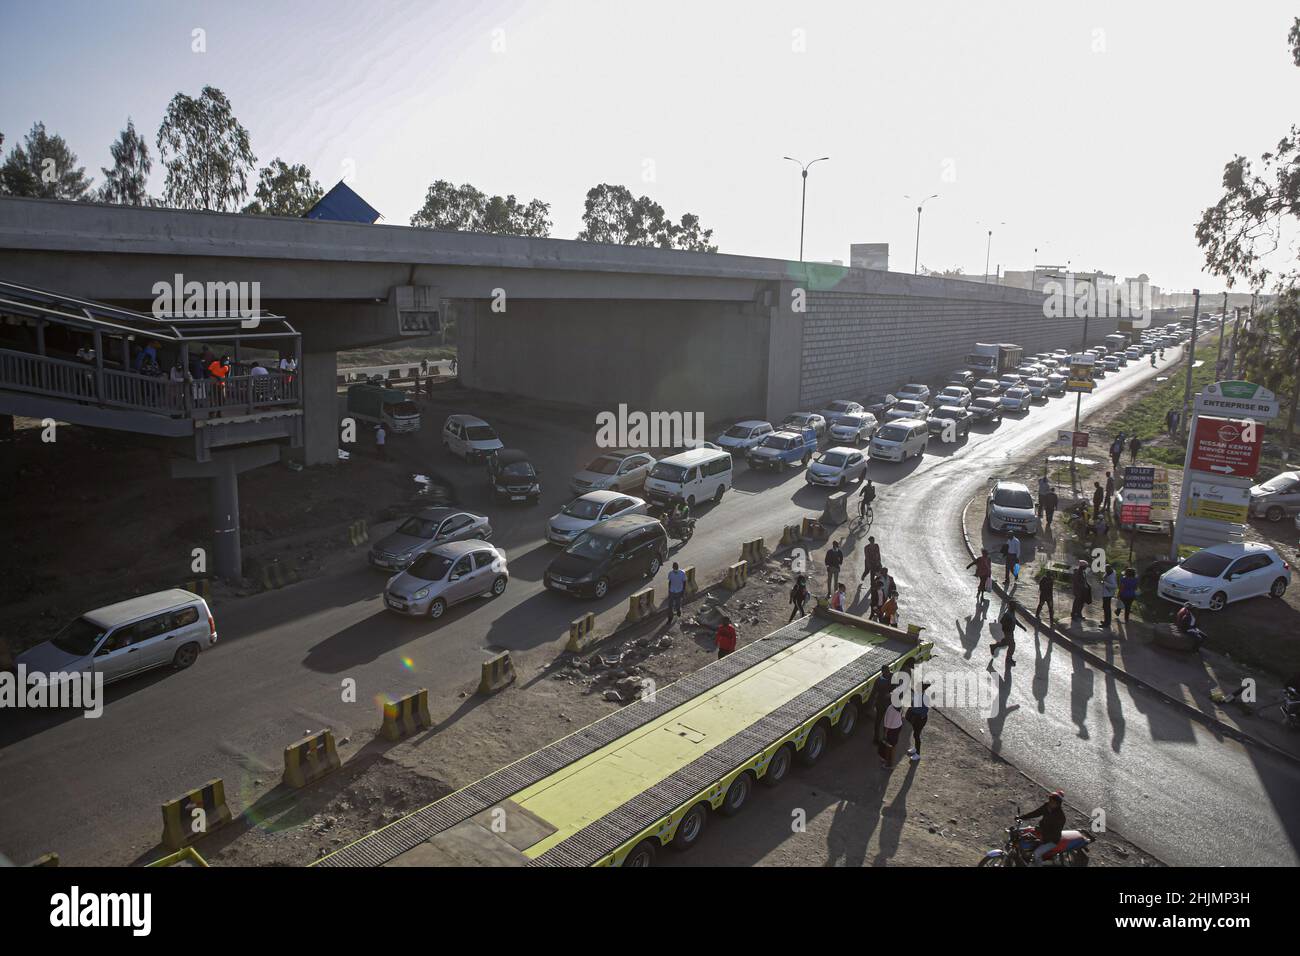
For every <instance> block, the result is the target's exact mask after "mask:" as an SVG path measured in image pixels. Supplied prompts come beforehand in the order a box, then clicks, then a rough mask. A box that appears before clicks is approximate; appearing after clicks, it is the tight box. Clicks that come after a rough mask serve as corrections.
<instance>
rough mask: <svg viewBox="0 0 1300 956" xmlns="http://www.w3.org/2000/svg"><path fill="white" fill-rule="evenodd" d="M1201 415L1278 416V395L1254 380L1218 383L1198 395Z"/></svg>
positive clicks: (1262, 417) (1197, 409)
mask: <svg viewBox="0 0 1300 956" xmlns="http://www.w3.org/2000/svg"><path fill="white" fill-rule="evenodd" d="M1195 409H1196V411H1197V413H1199V414H1205V415H1226V416H1228V417H1232V418H1259V419H1263V420H1265V421H1269V420H1271V419H1274V418H1277V415H1278V401H1277V396H1276V395H1274V394H1273V393H1272V392H1270V391H1269V390H1268V389H1266V388H1264V387H1262V386H1260V385H1256V384H1255V383H1253V382H1215V383H1213V384H1212V385H1207V386H1205V388H1204V390H1203V391H1202V392H1201V393H1200V394H1199V395H1197V396H1196V401H1195Z"/></svg>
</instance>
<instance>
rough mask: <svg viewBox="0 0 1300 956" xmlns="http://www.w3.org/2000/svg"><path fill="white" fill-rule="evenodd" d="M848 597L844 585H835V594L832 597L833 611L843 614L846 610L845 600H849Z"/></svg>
mask: <svg viewBox="0 0 1300 956" xmlns="http://www.w3.org/2000/svg"><path fill="white" fill-rule="evenodd" d="M847 596H848V595H847V592H846V591H845V589H844V585H843V584H837V585H835V593H834V594H832V595H831V610H832V611H839V612H840V613H841V614H843V613H844V610H845V608H844V603H845V600H846V599H847Z"/></svg>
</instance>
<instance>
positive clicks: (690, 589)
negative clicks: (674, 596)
mask: <svg viewBox="0 0 1300 956" xmlns="http://www.w3.org/2000/svg"><path fill="white" fill-rule="evenodd" d="M682 573H684V574H685V575H686V596H687V597H690V596H691V595H692V594H694V593H695V592H696V591H698V590H699V589H700V586H699V584H697V583H696V581H695V565H693V564H692V565H691V566H690V567H686V568H682Z"/></svg>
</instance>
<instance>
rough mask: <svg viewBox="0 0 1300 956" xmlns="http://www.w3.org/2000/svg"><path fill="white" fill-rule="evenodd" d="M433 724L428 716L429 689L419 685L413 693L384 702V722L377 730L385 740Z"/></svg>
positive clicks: (394, 738) (409, 733)
mask: <svg viewBox="0 0 1300 956" xmlns="http://www.w3.org/2000/svg"><path fill="white" fill-rule="evenodd" d="M432 726H433V718H432V717H430V716H429V691H428V689H427V688H424V687H421V688H420V689H419V690H417V691H416V692H415V693H413V694H407V695H406V696H405V697H398V698H397V699H395V700H390V701H386V702H385V703H384V722H383V724H382V725H381V726H380V728H379V732H380V733H381V734H382V735H383V736H384V739H385V740H401V739H402V738H403V737H409V736H411V734H413V733H415V732H416V731H417V730H427V729H428V728H430V727H432Z"/></svg>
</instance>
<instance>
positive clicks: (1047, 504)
mask: <svg viewBox="0 0 1300 956" xmlns="http://www.w3.org/2000/svg"><path fill="white" fill-rule="evenodd" d="M1060 502H1061V500H1060V498H1059V497H1058V496H1057V494H1056V489H1055V488H1053V487H1051V486H1050V485H1049V486H1048V488H1047V491H1045V492H1043V493H1042V494H1041V495H1039V496H1038V503H1039V505H1040V506H1041V507H1042V509H1043V522H1044V523H1045V524H1046V526H1047V530H1048V531H1051V530H1052V515H1054V514H1056V506H1057V505H1058V504H1060Z"/></svg>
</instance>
